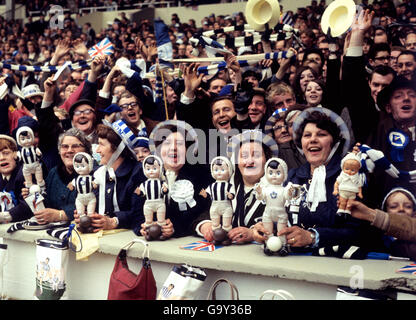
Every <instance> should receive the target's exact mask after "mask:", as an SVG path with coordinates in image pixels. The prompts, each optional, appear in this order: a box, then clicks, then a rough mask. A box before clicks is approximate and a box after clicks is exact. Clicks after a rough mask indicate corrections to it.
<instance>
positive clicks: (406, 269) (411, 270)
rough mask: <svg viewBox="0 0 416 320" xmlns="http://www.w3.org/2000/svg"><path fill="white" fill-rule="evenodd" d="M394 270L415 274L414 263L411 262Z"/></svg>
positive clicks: (415, 265) (415, 264) (415, 266)
mask: <svg viewBox="0 0 416 320" xmlns="http://www.w3.org/2000/svg"><path fill="white" fill-rule="evenodd" d="M396 272H405V273H411V274H416V263H411V264H409V265H407V266H405V267H403V268H400V269H398V270H397V271H396Z"/></svg>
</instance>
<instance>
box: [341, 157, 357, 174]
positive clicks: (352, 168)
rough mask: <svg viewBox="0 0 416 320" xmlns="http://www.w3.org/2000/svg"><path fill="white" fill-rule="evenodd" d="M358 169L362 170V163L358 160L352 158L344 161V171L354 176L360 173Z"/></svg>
mask: <svg viewBox="0 0 416 320" xmlns="http://www.w3.org/2000/svg"><path fill="white" fill-rule="evenodd" d="M358 170H360V163H359V162H358V161H357V160H354V159H350V160H346V161H345V162H344V167H343V168H342V171H344V173H346V174H348V175H350V176H353V175H354V174H357V173H358Z"/></svg>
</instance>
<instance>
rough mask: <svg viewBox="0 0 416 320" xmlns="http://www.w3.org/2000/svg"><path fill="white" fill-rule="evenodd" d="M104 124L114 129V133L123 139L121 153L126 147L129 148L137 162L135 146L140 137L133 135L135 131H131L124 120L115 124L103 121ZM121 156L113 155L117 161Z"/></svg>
mask: <svg viewBox="0 0 416 320" xmlns="http://www.w3.org/2000/svg"><path fill="white" fill-rule="evenodd" d="M102 122H103V124H105V125H106V126H108V127H110V128H111V129H113V131H114V132H115V133H116V134H117V135H118V136H119V137H120V138H121V142H122V143H120V146H119V150H118V151H119V153H121V151H123V149H124V147H127V148H128V149H129V150H130V152H131V154H132V156H133V158H134V159H136V160H137V156H136V153H135V152H134V146H135V145H136V143H137V140H138V137H137V136H136V135H135V134H134V133H133V131H131V129H130V128H129V127H128V126H127V124H126V123H125V122H124V121H123V120H122V119H120V120H117V121H114V122H113V123H110V122H108V121H107V120H103V121H102ZM116 151H117V150H116ZM119 155H120V154H118V155H117V152H114V153H113V156H115V159H117V157H118V156H119ZM115 159H114V160H115Z"/></svg>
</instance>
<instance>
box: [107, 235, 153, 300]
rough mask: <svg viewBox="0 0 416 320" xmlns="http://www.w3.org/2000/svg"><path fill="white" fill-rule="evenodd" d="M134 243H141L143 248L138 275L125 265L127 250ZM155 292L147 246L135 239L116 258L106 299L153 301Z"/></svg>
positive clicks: (145, 243)
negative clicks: (141, 262)
mask: <svg viewBox="0 0 416 320" xmlns="http://www.w3.org/2000/svg"><path fill="white" fill-rule="evenodd" d="M134 243H142V244H143V245H144V246H145V248H144V251H143V255H142V259H143V264H142V269H141V270H140V273H139V274H135V273H134V272H132V271H131V270H130V269H129V266H128V264H127V250H128V249H129V248H130V247H131V246H132V245H133V244H134ZM126 247H127V248H126ZM156 291H157V288H156V281H155V278H154V276H153V272H152V268H151V265H150V260H149V244H148V243H147V242H145V241H143V240H141V239H135V240H133V241H131V242H130V243H128V244H127V245H126V246H125V247H124V248H122V249H121V250H120V253H119V254H118V256H117V258H116V263H115V265H114V269H113V272H112V273H111V277H110V285H109V288H108V297H107V299H108V300H155V299H156Z"/></svg>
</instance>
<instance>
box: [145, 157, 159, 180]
mask: <svg viewBox="0 0 416 320" xmlns="http://www.w3.org/2000/svg"><path fill="white" fill-rule="evenodd" d="M144 174H145V176H146V177H147V178H149V179H158V178H159V177H160V164H159V162H158V161H156V160H154V161H153V163H152V164H150V163H145V165H144Z"/></svg>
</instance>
